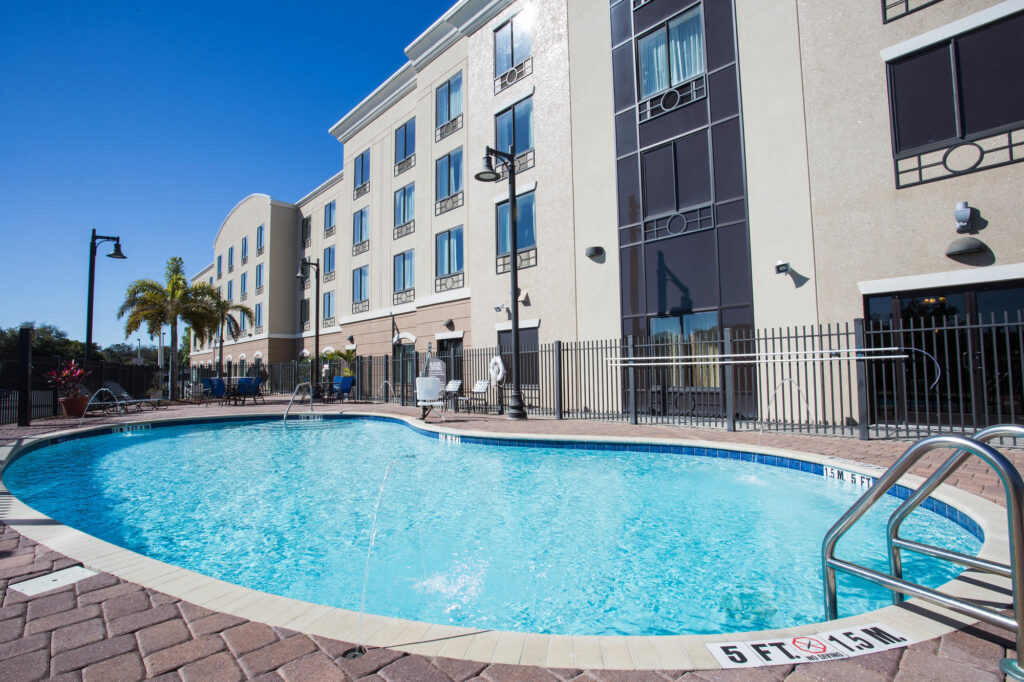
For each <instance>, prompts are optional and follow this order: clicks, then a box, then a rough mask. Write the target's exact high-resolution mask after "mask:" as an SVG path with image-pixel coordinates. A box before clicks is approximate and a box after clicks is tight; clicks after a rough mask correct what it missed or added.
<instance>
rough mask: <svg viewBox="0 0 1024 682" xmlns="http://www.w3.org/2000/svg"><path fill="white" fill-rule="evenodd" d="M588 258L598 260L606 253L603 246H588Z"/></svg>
mask: <svg viewBox="0 0 1024 682" xmlns="http://www.w3.org/2000/svg"><path fill="white" fill-rule="evenodd" d="M586 254H587V258H590V259H593V260H597V259H598V258H600V257H601V256H603V255H604V247H603V246H588V247H587V250H586Z"/></svg>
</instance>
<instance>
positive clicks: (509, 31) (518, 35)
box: [494, 11, 533, 78]
mask: <svg viewBox="0 0 1024 682" xmlns="http://www.w3.org/2000/svg"><path fill="white" fill-rule="evenodd" d="M532 48H533V13H532V12H529V11H527V12H520V13H519V14H517V15H516V16H514V17H512V18H511V19H510V20H509V21H508V22H506V23H505V24H503V25H502V26H500V27H499V28H498V30H496V31H495V32H494V76H495V78H497V77H498V76H500V75H501V74H503V73H505V72H506V71H508V70H509V69H511V68H512V67H513V66H516V65H517V64H521V63H522V62H523V61H525V60H526V58H527V57H529V56H530V54H531V52H532Z"/></svg>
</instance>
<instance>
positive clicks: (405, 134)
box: [395, 118, 416, 165]
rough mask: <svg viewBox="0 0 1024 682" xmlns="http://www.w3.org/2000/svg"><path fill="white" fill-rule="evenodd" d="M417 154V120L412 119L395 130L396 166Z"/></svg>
mask: <svg viewBox="0 0 1024 682" xmlns="http://www.w3.org/2000/svg"><path fill="white" fill-rule="evenodd" d="M415 153H416V119H415V118H410V119H409V120H408V121H406V122H405V123H404V124H403V125H400V126H399V127H398V128H397V129H396V130H395V165H398V164H400V163H401V162H403V161H405V160H406V159H408V158H409V157H410V156H412V155H413V154H415Z"/></svg>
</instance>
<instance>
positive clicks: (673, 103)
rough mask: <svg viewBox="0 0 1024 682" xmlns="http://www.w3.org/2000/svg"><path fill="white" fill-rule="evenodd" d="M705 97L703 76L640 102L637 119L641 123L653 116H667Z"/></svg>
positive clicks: (705, 86)
mask: <svg viewBox="0 0 1024 682" xmlns="http://www.w3.org/2000/svg"><path fill="white" fill-rule="evenodd" d="M706 95H707V81H706V80H705V79H704V76H698V77H696V78H694V79H693V80H690V81H686V82H685V83H683V84H681V85H677V86H676V87H674V88H672V89H671V90H666V91H665V92H662V93H660V94H658V95H655V96H654V97H651V98H650V99H648V100H644V101H643V102H640V107H639V109H638V111H639V114H638V118H639V119H640V121H641V122H643V121H647V120H650V119H652V118H654V117H655V116H661V115H662V114H667V113H668V112H670V111H673V110H675V109H678V108H679V107H684V106H686V105H687V104H691V103H693V102H696V101H697V100H700V99H704V97H705V96H706Z"/></svg>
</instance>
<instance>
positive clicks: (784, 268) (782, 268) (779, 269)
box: [775, 260, 789, 275]
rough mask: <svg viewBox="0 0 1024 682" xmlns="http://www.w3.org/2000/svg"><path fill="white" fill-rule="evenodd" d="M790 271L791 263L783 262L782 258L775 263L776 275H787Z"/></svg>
mask: <svg viewBox="0 0 1024 682" xmlns="http://www.w3.org/2000/svg"><path fill="white" fill-rule="evenodd" d="M788 273H789V263H785V262H783V261H781V260H780V261H777V262H776V263H775V274H776V275H785V274H788Z"/></svg>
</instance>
